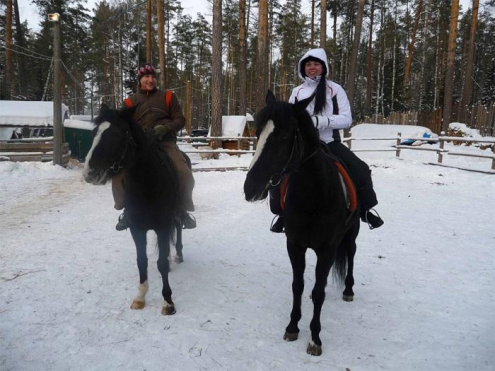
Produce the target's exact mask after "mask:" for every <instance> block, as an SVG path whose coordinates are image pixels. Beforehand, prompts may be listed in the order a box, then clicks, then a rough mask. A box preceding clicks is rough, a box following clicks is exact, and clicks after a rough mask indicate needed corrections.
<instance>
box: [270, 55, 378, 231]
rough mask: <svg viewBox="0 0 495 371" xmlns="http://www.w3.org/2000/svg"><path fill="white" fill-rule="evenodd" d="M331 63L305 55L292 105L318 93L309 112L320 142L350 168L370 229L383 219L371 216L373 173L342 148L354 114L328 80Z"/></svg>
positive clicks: (273, 203) (275, 208)
mask: <svg viewBox="0 0 495 371" xmlns="http://www.w3.org/2000/svg"><path fill="white" fill-rule="evenodd" d="M328 70H329V69H328V61H327V55H326V53H325V50H324V49H312V50H309V51H308V52H307V53H306V54H304V55H303V57H302V58H301V60H300V61H299V64H298V66H297V71H298V74H299V77H300V78H301V79H302V80H303V83H302V84H301V85H299V86H298V87H296V88H294V89H293V90H292V94H291V96H290V98H289V102H290V103H295V102H296V101H300V100H302V99H305V98H309V97H310V96H311V95H313V94H314V93H315V91H316V95H315V98H314V99H313V101H312V102H311V103H309V105H308V107H307V108H306V110H307V111H308V112H309V114H310V115H311V118H312V119H313V123H314V125H315V127H316V128H317V129H318V132H319V133H320V140H321V141H323V142H325V144H326V146H327V148H328V150H329V151H330V152H331V153H332V154H333V155H335V156H337V157H339V158H340V159H341V160H342V161H343V162H344V164H345V165H346V166H347V168H348V170H349V171H350V173H351V176H352V177H353V179H354V182H355V184H356V189H357V191H358V195H359V200H360V204H361V219H362V220H363V221H364V222H366V223H368V225H369V227H370V228H371V229H373V228H378V227H380V226H381V225H382V224H383V220H382V219H381V218H380V216H377V215H374V214H373V213H371V211H370V210H371V208H372V207H374V206H376V205H377V204H378V200H377V199H376V194H375V191H374V190H373V182H372V180H371V170H370V168H369V167H368V165H367V164H366V163H365V162H364V161H362V160H361V159H359V157H357V156H356V155H355V154H354V153H353V152H352V151H351V150H350V149H349V148H348V147H347V146H345V145H343V144H342V142H341V137H340V130H341V129H347V128H349V127H350V126H351V124H352V114H351V107H350V104H349V100H348V99H347V94H346V93H345V91H344V89H342V87H341V86H340V85H339V84H337V83H335V82H333V81H331V80H327V78H326V77H327V75H328ZM276 193H278V192H277V191H275V192H273V193H272V194H271V195H272V197H271V198H270V207H271V210H272V212H273V213H275V214H277V215H279V218H278V220H277V221H276V222H275V223H274V224H273V225H272V227H271V230H272V231H273V232H276V233H280V232H282V231H283V229H284V220H283V216H282V210H281V208H280V205H279V202H278V197H277V196H276Z"/></svg>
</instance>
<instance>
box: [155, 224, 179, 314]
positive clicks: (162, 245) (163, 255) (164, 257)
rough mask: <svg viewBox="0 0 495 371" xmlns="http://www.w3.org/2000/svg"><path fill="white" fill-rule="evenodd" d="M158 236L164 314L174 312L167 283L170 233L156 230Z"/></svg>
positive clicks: (170, 290) (158, 262)
mask: <svg viewBox="0 0 495 371" xmlns="http://www.w3.org/2000/svg"><path fill="white" fill-rule="evenodd" d="M156 234H157V237H158V261H157V266H158V271H159V272H160V274H161V276H162V283H163V288H162V295H163V305H162V314H163V315H164V316H166V315H171V314H174V313H175V305H174V302H173V301H172V289H171V288H170V285H169V283H168V272H169V271H170V262H169V260H168V256H169V254H170V233H168V232H165V231H157V233H156Z"/></svg>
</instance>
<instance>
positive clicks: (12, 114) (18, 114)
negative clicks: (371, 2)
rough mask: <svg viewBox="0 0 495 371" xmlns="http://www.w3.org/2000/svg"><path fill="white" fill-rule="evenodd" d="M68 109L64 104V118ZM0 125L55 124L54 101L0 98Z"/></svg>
mask: <svg viewBox="0 0 495 371" xmlns="http://www.w3.org/2000/svg"><path fill="white" fill-rule="evenodd" d="M68 111H69V108H68V107H67V106H66V105H65V104H62V119H63V118H64V117H66V114H67V113H68ZM0 126H53V102H39V101H11V100H0Z"/></svg>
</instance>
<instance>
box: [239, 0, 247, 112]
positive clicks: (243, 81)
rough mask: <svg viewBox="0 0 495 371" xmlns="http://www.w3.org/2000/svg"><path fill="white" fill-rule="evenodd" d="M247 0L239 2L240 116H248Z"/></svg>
mask: <svg viewBox="0 0 495 371" xmlns="http://www.w3.org/2000/svg"><path fill="white" fill-rule="evenodd" d="M246 87H247V77H246V0H239V114H240V115H243V116H244V115H245V114H246V108H247V107H246V99H247V94H246Z"/></svg>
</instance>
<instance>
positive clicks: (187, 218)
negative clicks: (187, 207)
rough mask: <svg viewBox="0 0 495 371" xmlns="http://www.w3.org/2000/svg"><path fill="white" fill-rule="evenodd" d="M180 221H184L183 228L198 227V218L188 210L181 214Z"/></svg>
mask: <svg viewBox="0 0 495 371" xmlns="http://www.w3.org/2000/svg"><path fill="white" fill-rule="evenodd" d="M180 221H181V223H182V228H183V229H194V228H196V219H195V218H194V216H192V215H191V214H189V213H188V212H185V213H183V214H182V215H181V217H180Z"/></svg>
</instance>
